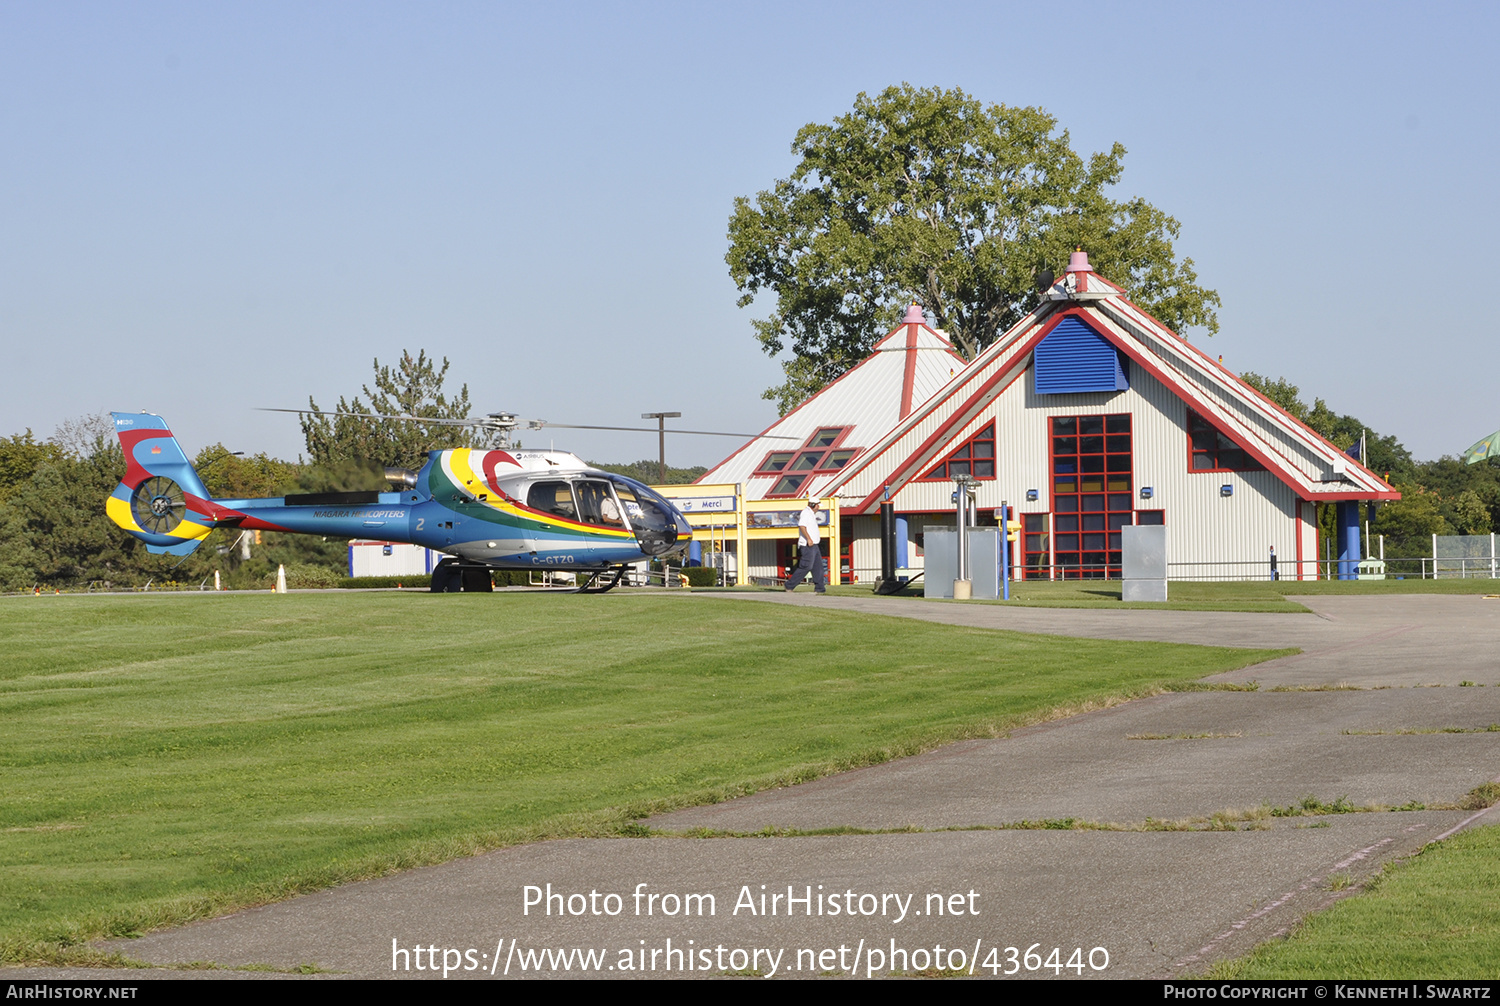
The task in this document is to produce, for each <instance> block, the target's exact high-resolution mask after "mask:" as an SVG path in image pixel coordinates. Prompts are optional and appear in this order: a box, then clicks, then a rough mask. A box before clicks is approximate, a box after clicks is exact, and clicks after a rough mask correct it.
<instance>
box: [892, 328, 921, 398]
mask: <svg viewBox="0 0 1500 1006" xmlns="http://www.w3.org/2000/svg"><path fill="white" fill-rule="evenodd" d="M916 379H917V326H916V325H915V324H912V325H907V326H906V369H905V371H904V372H903V373H902V375H901V415H900V416H899V417H897V418H898V420H899V419H905V418H906V417H907V416H909V415H911V387H912V384H913V383H914V382H915V381H916Z"/></svg>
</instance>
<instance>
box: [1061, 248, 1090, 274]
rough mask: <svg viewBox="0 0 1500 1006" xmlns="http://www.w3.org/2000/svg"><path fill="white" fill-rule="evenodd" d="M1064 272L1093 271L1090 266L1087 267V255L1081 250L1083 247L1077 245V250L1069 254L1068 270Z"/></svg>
mask: <svg viewBox="0 0 1500 1006" xmlns="http://www.w3.org/2000/svg"><path fill="white" fill-rule="evenodd" d="M1065 271H1067V272H1093V271H1094V267H1093V266H1091V265H1089V253H1088V252H1086V251H1084V250H1083V245H1079V246H1078V248H1077V250H1075V251H1074V252H1073V254H1071V255H1069V256H1068V268H1067V269H1066V270H1065Z"/></svg>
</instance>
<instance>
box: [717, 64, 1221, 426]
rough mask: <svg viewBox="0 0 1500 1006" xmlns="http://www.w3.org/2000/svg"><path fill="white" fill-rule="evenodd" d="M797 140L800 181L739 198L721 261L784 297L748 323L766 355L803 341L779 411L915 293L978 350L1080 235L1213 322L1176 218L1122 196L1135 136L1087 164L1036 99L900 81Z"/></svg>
mask: <svg viewBox="0 0 1500 1006" xmlns="http://www.w3.org/2000/svg"><path fill="white" fill-rule="evenodd" d="M792 153H793V154H795V155H796V156H798V157H800V158H801V160H800V162H799V163H798V165H797V167H796V168H795V169H794V170H793V172H792V174H791V176H790V177H789V178H784V179H781V180H780V181H777V182H776V183H775V184H774V185H773V186H772V187H771V188H770V189H768V190H766V191H764V192H761V193H759V194H758V195H756V196H755V197H754V198H753V199H751V198H747V197H740V198H738V199H736V200H735V204H734V213H733V214H732V215H731V216H730V219H729V253H728V254H727V255H726V256H725V260H726V261H727V262H728V264H729V272H730V276H731V277H732V278H733V279H734V282H735V284H736V285H737V286H738V288H739V291H740V294H741V296H740V300H739V303H740V306H742V307H744V306H747V305H749V304H750V303H751V302H752V301H754V300H755V298H756V297H757V295H759V294H760V293H761V292H762V291H769V292H770V293H772V294H774V296H775V299H776V302H775V308H774V310H773V311H772V313H771V315H770V317H768V318H765V319H762V320H758V321H756V322H754V326H755V331H756V336H757V338H758V339H759V340H760V342H761V345H762V346H763V347H764V348H765V350H766V352H767V353H770V354H771V355H773V356H775V355H778V354H780V353H782V352H783V351H784V350H787V349H790V350H791V352H792V354H793V355H792V358H791V359H790V360H787V361H786V362H785V363H784V364H783V367H784V369H785V372H786V377H787V380H786V383H785V384H783V385H781V386H780V387H777V388H772V389H770V390H769V391H767V392H766V395H765V397H767V398H770V399H773V400H775V401H776V402H777V403H778V405H779V406H780V407H781V409H782V411H783V412H785V411H786V410H787V409H789V408H790V407H791V406H793V405H795V404H796V403H797V402H798V401H800V400H802V399H803V398H805V397H806V396H807V395H808V394H811V393H812V392H814V391H816V390H817V389H818V388H820V387H822V386H823V385H824V384H826V383H827V382H829V381H831V380H833V379H835V378H837V377H838V376H840V375H841V374H843V373H844V372H845V371H846V370H848V369H849V368H850V367H852V366H854V365H855V364H856V363H858V362H859V361H860V360H862V359H864V357H865V356H866V355H868V353H869V351H870V347H871V346H872V345H873V344H874V342H875V340H876V339H878V338H879V337H880V336H881V335H883V334H884V333H885V332H887V331H889V330H890V329H891V328H892V327H894V325H895V324H896V322H897V321H898V320H899V318H900V316H901V313H902V311H903V310H904V309H905V307H906V305H908V304H911V303H913V302H915V303H919V304H921V305H922V306H923V307H924V308H925V309H926V310H927V312H928V313H929V314H930V315H931V316H932V318H933V320H934V322H935V324H936V325H937V327H939V328H941V329H944V330H946V331H947V333H948V335H949V336H950V337H951V338H952V339H953V341H954V343H955V345H956V346H957V347H958V349H959V350H960V351H961V352H962V353H963V354H964V355H965V356H968V357H971V358H972V357H973V356H974V355H975V354H976V353H978V352H979V351H980V350H982V349H983V348H984V347H985V346H987V345H989V344H990V343H991V342H993V341H994V340H995V338H996V337H997V336H998V335H999V334H1000V333H1002V332H1004V331H1005V330H1006V329H1008V328H1009V327H1010V326H1011V325H1013V324H1014V323H1015V322H1016V321H1018V320H1019V319H1020V318H1021V317H1023V316H1024V315H1025V314H1026V313H1027V312H1028V311H1030V310H1031V309H1032V308H1033V307H1034V306H1035V305H1036V302H1037V294H1036V289H1035V282H1036V277H1037V274H1038V272H1039V271H1041V270H1044V269H1050V270H1053V271H1056V272H1060V271H1061V268H1062V266H1063V265H1064V264H1065V263H1066V262H1067V258H1068V253H1069V251H1071V250H1072V249H1073V248H1075V247H1079V246H1081V247H1083V248H1085V249H1086V250H1087V251H1088V253H1089V258H1090V261H1091V262H1092V263H1093V265H1094V267H1095V268H1096V269H1098V270H1099V271H1100V272H1101V273H1102V274H1103V275H1105V276H1107V277H1109V278H1110V279H1111V280H1113V281H1114V282H1116V283H1119V284H1120V285H1122V286H1124V287H1125V289H1126V290H1127V291H1128V292H1129V294H1130V296H1131V298H1132V299H1133V300H1134V301H1135V302H1136V303H1138V304H1140V305H1141V306H1142V307H1144V308H1145V309H1146V310H1148V311H1150V312H1152V313H1153V314H1154V315H1156V317H1158V318H1160V319H1161V320H1162V321H1163V322H1165V323H1166V324H1167V325H1169V326H1171V327H1173V328H1175V329H1177V330H1179V331H1181V330H1183V329H1185V328H1188V327H1191V326H1195V325H1197V326H1203V327H1205V328H1207V329H1208V330H1209V331H1210V332H1214V331H1217V329H1218V320H1217V317H1216V316H1215V314H1214V308H1215V307H1216V306H1217V305H1218V304H1219V296H1218V294H1217V293H1215V292H1214V291H1212V290H1208V289H1205V288H1204V287H1201V286H1199V285H1198V282H1197V279H1198V277H1197V274H1196V273H1195V272H1194V271H1193V262H1192V260H1191V259H1181V260H1179V259H1178V258H1177V257H1176V254H1175V252H1174V251H1173V248H1172V242H1173V241H1174V240H1175V239H1176V237H1177V235H1178V223H1177V221H1176V220H1174V219H1173V218H1172V217H1170V216H1168V215H1167V214H1166V213H1164V212H1162V211H1161V210H1159V209H1157V208H1156V207H1155V206H1152V205H1151V204H1150V203H1148V202H1146V201H1145V200H1143V199H1126V200H1123V201H1121V200H1116V199H1114V198H1112V197H1111V195H1110V190H1111V188H1112V187H1113V186H1114V185H1115V184H1116V183H1117V182H1118V181H1119V180H1120V173H1121V170H1122V162H1123V159H1124V156H1125V148H1124V147H1123V146H1121V145H1120V144H1118V143H1116V144H1115V145H1114V146H1113V147H1112V148H1111V149H1110V150H1109V151H1108V152H1107V153H1096V154H1093V155H1091V156H1090V157H1089V158H1088V159H1086V160H1085V159H1084V158H1083V157H1080V156H1079V155H1078V154H1077V153H1075V152H1074V151H1073V148H1072V146H1071V144H1070V143H1069V140H1068V134H1067V132H1066V131H1062V132H1059V131H1058V129H1057V120H1056V119H1054V118H1053V117H1052V116H1051V115H1049V114H1048V113H1047V112H1045V111H1043V110H1042V109H1040V108H1010V107H1007V106H1004V105H984V104H982V103H981V102H980V101H978V100H977V99H975V98H972V97H970V96H969V95H967V94H965V93H964V92H963V91H960V90H957V89H954V90H943V89H941V88H935V87H934V88H915V87H912V86H911V85H910V84H903V85H901V86H900V87H891V88H887V89H886V90H885V91H883V92H881V93H880V94H879V95H877V96H875V97H873V98H871V97H869V96H868V95H865V94H861V95H860V96H859V97H858V98H857V99H856V100H855V103H854V109H853V111H851V112H850V113H848V114H847V115H842V116H840V117H838V118H837V119H835V120H834V121H833V122H832V123H831V124H828V125H823V124H820V123H810V124H808V125H806V126H804V127H803V128H802V129H801V130H799V131H798V133H797V136H796V138H795V139H794V140H793V141H792Z"/></svg>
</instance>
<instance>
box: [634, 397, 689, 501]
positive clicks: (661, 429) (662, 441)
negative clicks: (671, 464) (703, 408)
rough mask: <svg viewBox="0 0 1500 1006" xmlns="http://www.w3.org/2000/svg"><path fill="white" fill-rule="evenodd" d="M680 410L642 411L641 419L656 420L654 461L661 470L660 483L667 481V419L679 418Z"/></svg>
mask: <svg viewBox="0 0 1500 1006" xmlns="http://www.w3.org/2000/svg"><path fill="white" fill-rule="evenodd" d="M681 416H682V413H680V412H642V413H641V418H642V419H654V420H656V462H657V467H658V468H660V470H661V484H662V485H666V483H667V420H668V419H678V418H681Z"/></svg>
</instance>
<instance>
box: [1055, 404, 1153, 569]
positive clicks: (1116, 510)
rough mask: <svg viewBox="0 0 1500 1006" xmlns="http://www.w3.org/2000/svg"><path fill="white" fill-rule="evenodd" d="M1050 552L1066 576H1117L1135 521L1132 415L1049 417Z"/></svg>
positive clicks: (1126, 413)
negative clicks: (1126, 534) (1123, 534)
mask: <svg viewBox="0 0 1500 1006" xmlns="http://www.w3.org/2000/svg"><path fill="white" fill-rule="evenodd" d="M1051 455H1052V553H1053V562H1054V564H1055V565H1056V566H1057V568H1058V573H1059V574H1060V575H1061V576H1063V577H1066V578H1068V579H1075V578H1084V579H1087V578H1103V577H1117V576H1119V575H1120V570H1119V565H1120V528H1122V527H1124V526H1125V525H1127V524H1131V523H1133V522H1134V510H1133V505H1134V499H1133V498H1132V496H1131V488H1132V476H1133V465H1132V462H1131V428H1130V414H1129V413H1128V412H1125V413H1117V414H1115V415H1108V416H1053V417H1052V444H1051Z"/></svg>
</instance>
